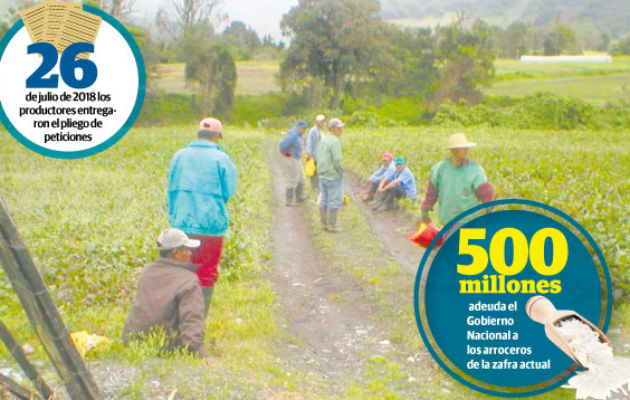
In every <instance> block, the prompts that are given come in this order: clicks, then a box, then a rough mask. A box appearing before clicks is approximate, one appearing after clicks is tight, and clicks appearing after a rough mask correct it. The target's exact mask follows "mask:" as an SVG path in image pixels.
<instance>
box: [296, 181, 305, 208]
mask: <svg viewBox="0 0 630 400" xmlns="http://www.w3.org/2000/svg"><path fill="white" fill-rule="evenodd" d="M306 199H308V195H307V194H304V184H303V183H298V185H297V186H296V187H295V201H297V202H298V203H301V202H303V201H304V200H306Z"/></svg>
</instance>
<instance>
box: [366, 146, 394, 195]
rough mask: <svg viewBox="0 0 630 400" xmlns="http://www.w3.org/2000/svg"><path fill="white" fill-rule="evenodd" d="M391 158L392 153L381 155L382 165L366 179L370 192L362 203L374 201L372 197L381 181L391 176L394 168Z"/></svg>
mask: <svg viewBox="0 0 630 400" xmlns="http://www.w3.org/2000/svg"><path fill="white" fill-rule="evenodd" d="M393 158H394V156H393V155H392V153H383V155H382V156H381V161H382V162H383V164H382V165H381V167H380V168H379V169H377V170H376V171H374V172H372V175H370V177H369V178H368V179H367V181H368V183H369V184H370V191H369V192H368V194H367V196H365V197H364V198H363V201H372V200H374V195H375V194H376V191H377V190H378V188H379V185H380V184H381V181H382V180H383V179H386V178H388V177H389V176H390V175H391V174H393V173H394V171H395V170H396V168H394V163H393V162H392V159H393Z"/></svg>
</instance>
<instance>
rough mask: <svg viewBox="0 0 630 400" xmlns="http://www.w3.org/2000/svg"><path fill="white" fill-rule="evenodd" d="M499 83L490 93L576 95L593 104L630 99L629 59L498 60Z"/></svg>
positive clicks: (488, 92)
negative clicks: (545, 61)
mask: <svg viewBox="0 0 630 400" xmlns="http://www.w3.org/2000/svg"><path fill="white" fill-rule="evenodd" d="M495 68H496V82H495V83H493V84H492V85H491V87H490V88H488V89H486V90H485V93H486V94H489V95H495V96H497V95H500V96H510V97H523V96H527V95H531V94H535V93H538V92H547V93H553V94H557V95H562V96H568V97H575V98H578V99H581V100H585V101H587V102H590V103H592V104H596V105H603V104H605V103H606V102H608V101H619V100H621V99H626V100H630V58H628V57H616V58H615V59H614V60H613V62H612V63H601V64H600V63H550V64H537V63H521V62H519V61H518V60H505V59H500V60H497V61H496V62H495Z"/></svg>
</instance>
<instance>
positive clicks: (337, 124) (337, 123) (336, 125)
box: [328, 118, 346, 129]
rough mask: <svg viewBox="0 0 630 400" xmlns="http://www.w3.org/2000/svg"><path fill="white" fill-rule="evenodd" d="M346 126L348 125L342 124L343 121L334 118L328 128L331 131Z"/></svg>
mask: <svg viewBox="0 0 630 400" xmlns="http://www.w3.org/2000/svg"><path fill="white" fill-rule="evenodd" d="M345 126H346V124H344V123H343V122H341V120H340V119H339V118H333V119H331V120H330V122H329V123H328V128H329V129H330V128H344V127H345Z"/></svg>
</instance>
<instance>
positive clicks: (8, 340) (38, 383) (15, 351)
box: [0, 320, 53, 399]
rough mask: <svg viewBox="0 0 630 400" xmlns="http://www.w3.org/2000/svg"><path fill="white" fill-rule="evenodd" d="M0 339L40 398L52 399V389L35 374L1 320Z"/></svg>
mask: <svg viewBox="0 0 630 400" xmlns="http://www.w3.org/2000/svg"><path fill="white" fill-rule="evenodd" d="M0 339H2V341H3V342H4V344H5V345H6V346H7V349H8V350H9V352H10V353H11V355H12V356H13V358H14V359H15V361H17V363H18V365H19V366H20V368H22V371H24V374H25V375H26V376H27V377H28V379H30V380H31V382H33V385H35V387H36V388H37V390H38V391H39V393H41V395H42V397H43V398H44V399H51V398H52V397H53V391H52V389H51V388H50V387H49V386H48V385H47V384H46V382H45V381H44V379H43V378H42V377H41V375H40V374H39V372H37V369H35V366H34V365H33V364H31V362H30V361H28V359H27V358H26V354H24V350H22V347H21V346H20V345H19V344H18V343H17V341H16V340H15V338H14V337H13V335H12V334H11V332H9V330H8V329H7V327H6V325H5V324H4V323H3V322H2V321H1V320H0Z"/></svg>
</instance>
